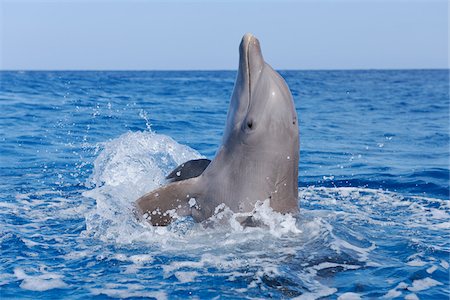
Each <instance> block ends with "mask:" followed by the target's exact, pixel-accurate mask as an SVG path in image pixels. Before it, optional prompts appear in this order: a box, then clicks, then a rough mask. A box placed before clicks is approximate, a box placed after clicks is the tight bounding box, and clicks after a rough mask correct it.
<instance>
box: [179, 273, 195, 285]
mask: <svg viewBox="0 0 450 300" xmlns="http://www.w3.org/2000/svg"><path fill="white" fill-rule="evenodd" d="M197 276H199V274H198V273H197V272H181V271H180V272H175V277H176V278H177V279H178V281H180V282H181V283H186V282H194V281H195V278H196V277H197Z"/></svg>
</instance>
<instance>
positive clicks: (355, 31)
mask: <svg viewBox="0 0 450 300" xmlns="http://www.w3.org/2000/svg"><path fill="white" fill-rule="evenodd" d="M0 1H1V7H0V9H1V15H0V26H1V28H0V43H1V45H0V51H1V52H0V69H3V70H5V69H8V70H10V69H25V70H31V69H34V70H49V69H50V70H60V69H63V70H64V69H66V70H67V69H70V70H79V69H81V70H86V69H87V70H91V69H93V70H155V69H156V70H183V69H188V70H199V69H236V68H237V64H238V61H237V60H238V45H239V42H240V39H241V37H242V35H243V34H244V33H245V32H252V33H254V34H255V35H256V36H257V37H258V38H259V39H260V42H261V45H262V50H263V54H264V56H265V58H266V61H268V62H269V63H270V64H271V65H272V66H273V67H274V68H276V69H374V68H375V69H385V68H388V69H404V68H448V50H449V49H448V48H449V44H448V42H449V41H448V14H449V8H448V1H446V0H440V1H433V0H431V1H400V0H394V1H380V0H377V1H375V0H374V1H342V0H337V1H331V0H322V1H256V0H253V1H248V0H247V1H208V2H206V1H196V2H192V1H173V0H171V1H165V2H162V1H160V2H158V1H113V0H110V1H105V0H103V1H98V0H97V1H64V0H63V1H20V0H19V1H8V0H0Z"/></svg>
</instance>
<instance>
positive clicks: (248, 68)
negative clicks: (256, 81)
mask: <svg viewBox="0 0 450 300" xmlns="http://www.w3.org/2000/svg"><path fill="white" fill-rule="evenodd" d="M252 38H253V36H251V37H250V38H249V39H248V42H247V47H246V49H245V50H246V53H245V55H246V57H247V78H248V101H247V112H248V109H249V107H250V99H252V82H251V74H250V43H251V41H252Z"/></svg>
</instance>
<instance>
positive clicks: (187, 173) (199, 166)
mask: <svg viewBox="0 0 450 300" xmlns="http://www.w3.org/2000/svg"><path fill="white" fill-rule="evenodd" d="M210 162H211V161H210V160H209V159H205V158H202V159H193V160H190V161H187V162H185V163H182V164H181V165H179V166H178V167H176V168H175V169H174V170H173V171H172V172H170V174H169V175H167V177H166V179H167V180H168V181H169V182H176V181H181V180H186V179H189V178H194V177H197V176H200V175H201V174H202V173H203V171H205V169H206V168H207V167H208V165H209V163H210Z"/></svg>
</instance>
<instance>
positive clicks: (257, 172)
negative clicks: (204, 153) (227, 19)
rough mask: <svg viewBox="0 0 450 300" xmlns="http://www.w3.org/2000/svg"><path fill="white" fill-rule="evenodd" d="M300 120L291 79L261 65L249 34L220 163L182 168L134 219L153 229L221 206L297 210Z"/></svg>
mask: <svg viewBox="0 0 450 300" xmlns="http://www.w3.org/2000/svg"><path fill="white" fill-rule="evenodd" d="M297 119H298V118H297V113H296V110H295V107H294V102H293V99H292V95H291V92H290V90H289V88H288V86H287V84H286V82H285V81H284V79H283V78H282V77H281V76H280V75H279V74H278V73H277V72H276V71H274V70H273V69H272V67H270V66H269V65H268V64H267V63H266V62H265V61H264V58H263V56H262V53H261V47H260V44H259V41H258V39H257V38H256V37H255V36H253V35H252V34H250V33H247V34H245V35H244V37H243V38H242V41H241V43H240V46H239V70H238V72H237V78H236V82H235V85H234V91H233V94H232V96H231V100H230V106H229V110H228V114H227V121H226V127H225V130H224V134H223V139H222V144H221V146H220V147H219V149H218V150H217V152H216V156H215V158H214V159H213V160H212V161H209V160H205V159H201V160H192V161H189V162H186V163H184V164H182V165H180V166H178V167H177V168H176V169H175V170H174V171H172V172H171V174H169V176H168V177H167V178H168V181H169V183H168V184H166V185H164V186H162V187H160V188H158V189H156V190H154V191H151V192H150V193H148V194H145V195H144V196H142V197H141V198H139V199H138V200H137V201H136V203H135V206H136V213H137V215H138V216H139V217H144V219H145V220H147V221H148V222H149V223H151V224H152V225H154V226H166V225H168V224H170V223H171V222H172V221H173V220H174V219H176V218H178V217H184V216H191V217H192V218H193V219H194V220H195V221H196V222H202V221H204V220H206V219H208V218H209V217H211V216H212V215H213V214H214V213H216V212H217V208H220V207H223V205H226V206H227V207H228V208H229V209H231V210H232V211H233V212H236V213H251V212H252V211H253V210H254V209H255V204H256V203H257V202H258V201H264V200H266V199H269V201H270V206H271V208H272V209H273V210H274V211H276V212H280V213H293V214H295V213H298V209H299V208H298V198H297V197H298V162H299V129H298V122H297Z"/></svg>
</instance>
